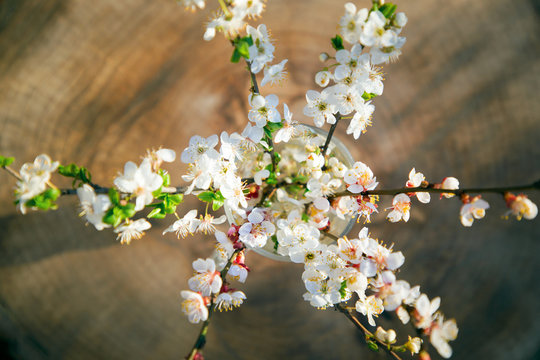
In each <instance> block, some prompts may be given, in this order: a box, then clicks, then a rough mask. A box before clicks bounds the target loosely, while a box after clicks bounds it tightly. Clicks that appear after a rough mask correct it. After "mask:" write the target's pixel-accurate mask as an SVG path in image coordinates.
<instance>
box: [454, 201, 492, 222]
mask: <svg viewBox="0 0 540 360" xmlns="http://www.w3.org/2000/svg"><path fill="white" fill-rule="evenodd" d="M486 209H489V204H488V202H487V201H485V200H483V199H480V198H479V197H475V198H473V199H472V200H471V201H470V202H469V203H466V204H463V206H462V207H461V210H460V212H459V217H460V220H461V224H463V226H466V227H469V226H472V224H473V222H474V219H482V218H483V217H484V216H485V215H486Z"/></svg>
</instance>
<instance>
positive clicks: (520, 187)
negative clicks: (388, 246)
mask: <svg viewBox="0 0 540 360" xmlns="http://www.w3.org/2000/svg"><path fill="white" fill-rule="evenodd" d="M524 190H540V180H537V181H535V182H534V183H532V184H529V185H518V186H507V187H491V188H469V189H457V190H448V189H436V188H434V184H428V185H427V186H425V187H414V188H408V187H405V188H399V189H380V190H367V191H362V192H360V193H357V194H355V193H352V192H350V191H348V190H346V191H342V192H339V193H337V194H335V195H334V196H332V197H331V198H332V199H334V198H338V197H343V196H363V195H397V194H401V193H405V194H406V193H414V192H427V193H434V194H443V193H448V194H455V195H458V196H460V195H463V194H470V193H496V194H502V195H504V193H506V192H509V191H524Z"/></svg>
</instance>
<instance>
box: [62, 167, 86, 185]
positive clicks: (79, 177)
mask: <svg viewBox="0 0 540 360" xmlns="http://www.w3.org/2000/svg"><path fill="white" fill-rule="evenodd" d="M58 173H59V174H60V175H62V176H65V177H71V178H73V179H74V180H73V187H75V184H76V183H77V181H81V182H82V183H83V184H89V183H90V182H91V181H92V175H91V174H90V172H89V171H88V169H87V168H85V167H79V166H77V165H76V164H73V163H71V164H69V165H65V166H64V165H60V166H58Z"/></svg>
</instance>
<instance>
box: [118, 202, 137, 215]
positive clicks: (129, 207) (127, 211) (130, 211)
mask: <svg viewBox="0 0 540 360" xmlns="http://www.w3.org/2000/svg"><path fill="white" fill-rule="evenodd" d="M118 209H120V211H121V214H122V215H121V216H122V217H123V218H124V219H128V218H130V217H132V216H133V215H135V213H136V211H135V204H132V203H128V204H126V205H124V206H118Z"/></svg>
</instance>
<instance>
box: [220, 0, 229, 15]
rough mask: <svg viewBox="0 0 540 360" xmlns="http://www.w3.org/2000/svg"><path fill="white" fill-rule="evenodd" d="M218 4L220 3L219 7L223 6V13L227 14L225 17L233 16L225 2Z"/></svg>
mask: <svg viewBox="0 0 540 360" xmlns="http://www.w3.org/2000/svg"><path fill="white" fill-rule="evenodd" d="M218 2H219V6H221V9H222V10H223V13H224V14H225V16H227V17H229V16H231V12H230V11H229V8H228V7H227V4H225V1H223V0H218Z"/></svg>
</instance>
